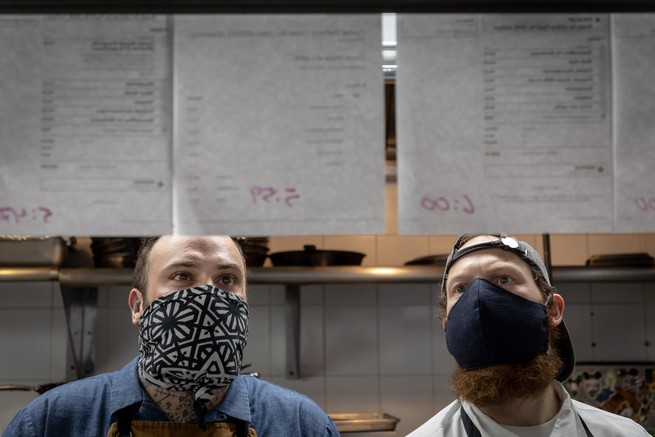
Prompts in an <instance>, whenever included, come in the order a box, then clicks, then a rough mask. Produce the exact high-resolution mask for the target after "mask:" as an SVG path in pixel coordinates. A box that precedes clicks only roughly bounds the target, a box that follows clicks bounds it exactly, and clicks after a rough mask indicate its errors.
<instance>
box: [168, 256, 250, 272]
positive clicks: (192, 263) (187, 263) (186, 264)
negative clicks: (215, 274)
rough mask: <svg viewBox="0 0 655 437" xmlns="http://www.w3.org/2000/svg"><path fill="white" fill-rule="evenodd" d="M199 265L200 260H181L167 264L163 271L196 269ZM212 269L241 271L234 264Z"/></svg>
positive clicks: (221, 265) (220, 265) (217, 265)
mask: <svg viewBox="0 0 655 437" xmlns="http://www.w3.org/2000/svg"><path fill="white" fill-rule="evenodd" d="M200 264H201V261H200V260H193V259H191V260H189V259H183V260H180V261H174V262H172V263H170V264H168V265H167V266H166V267H164V270H170V269H175V268H180V267H181V268H194V267H198V266H199V265H200ZM213 267H215V268H216V270H231V269H237V270H239V271H241V268H240V267H241V266H240V265H239V264H236V263H229V262H226V263H222V264H214V265H213Z"/></svg>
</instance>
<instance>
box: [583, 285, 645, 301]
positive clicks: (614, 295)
mask: <svg viewBox="0 0 655 437" xmlns="http://www.w3.org/2000/svg"><path fill="white" fill-rule="evenodd" d="M643 300H644V291H643V288H642V285H641V284H637V283H632V282H594V283H592V284H591V301H592V302H594V303H642V302H643Z"/></svg>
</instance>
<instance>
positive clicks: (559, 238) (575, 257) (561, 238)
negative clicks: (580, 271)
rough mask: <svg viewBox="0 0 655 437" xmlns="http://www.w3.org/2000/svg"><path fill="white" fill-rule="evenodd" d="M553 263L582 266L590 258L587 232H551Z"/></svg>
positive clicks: (555, 264) (556, 264) (554, 264)
mask: <svg viewBox="0 0 655 437" xmlns="http://www.w3.org/2000/svg"><path fill="white" fill-rule="evenodd" d="M550 253H551V257H550V259H551V264H552V265H553V266H580V265H584V264H585V262H586V261H587V258H589V241H588V238H587V234H551V236H550Z"/></svg>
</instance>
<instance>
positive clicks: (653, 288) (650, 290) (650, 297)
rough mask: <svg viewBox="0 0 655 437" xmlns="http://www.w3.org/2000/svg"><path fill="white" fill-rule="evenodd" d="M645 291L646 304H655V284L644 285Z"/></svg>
mask: <svg viewBox="0 0 655 437" xmlns="http://www.w3.org/2000/svg"><path fill="white" fill-rule="evenodd" d="M642 287H643V290H644V302H645V303H655V282H649V283H644V284H642Z"/></svg>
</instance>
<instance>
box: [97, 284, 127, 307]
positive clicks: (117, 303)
mask: <svg viewBox="0 0 655 437" xmlns="http://www.w3.org/2000/svg"><path fill="white" fill-rule="evenodd" d="M130 290H132V287H131V286H130V285H122V286H112V287H98V303H100V293H101V292H104V293H105V294H106V298H107V304H106V305H107V307H110V308H123V309H125V310H127V311H128V312H129V308H130V307H129V305H128V299H129V297H130Z"/></svg>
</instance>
